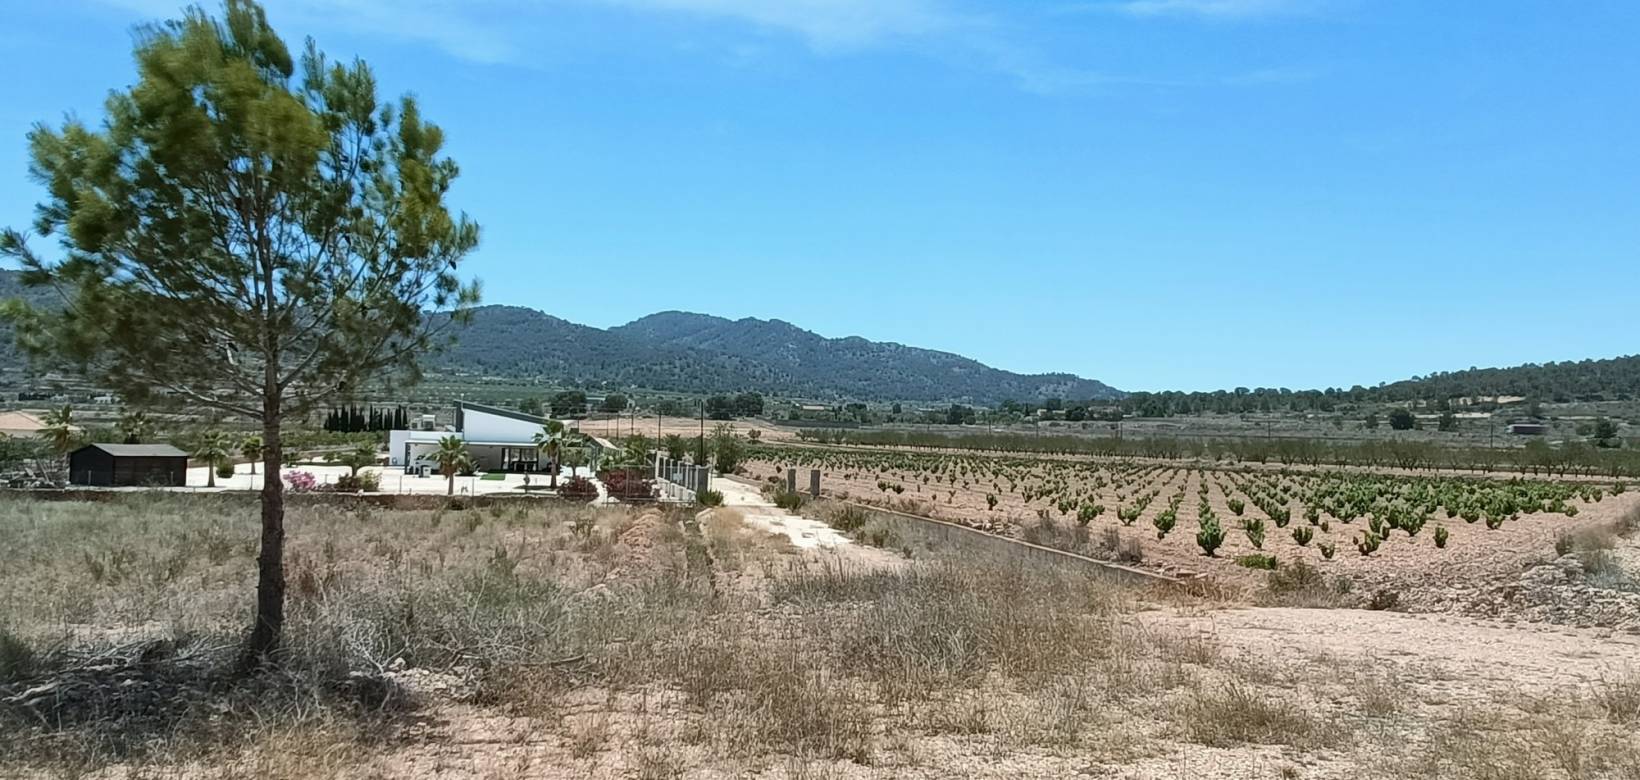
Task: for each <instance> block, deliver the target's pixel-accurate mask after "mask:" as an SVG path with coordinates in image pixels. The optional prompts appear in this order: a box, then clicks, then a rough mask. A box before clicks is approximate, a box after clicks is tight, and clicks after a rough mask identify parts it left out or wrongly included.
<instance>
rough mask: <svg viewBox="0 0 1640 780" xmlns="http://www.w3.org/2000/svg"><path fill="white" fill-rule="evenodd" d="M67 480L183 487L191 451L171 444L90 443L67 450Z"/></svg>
mask: <svg viewBox="0 0 1640 780" xmlns="http://www.w3.org/2000/svg"><path fill="white" fill-rule="evenodd" d="M68 481H69V482H70V483H72V484H75V485H96V486H99V487H182V486H184V485H186V484H188V453H186V452H183V451H182V450H179V449H177V448H175V447H172V446H171V445H169V444H88V445H86V446H84V447H81V448H79V449H77V450H75V451H73V452H71V453H69V454H68Z"/></svg>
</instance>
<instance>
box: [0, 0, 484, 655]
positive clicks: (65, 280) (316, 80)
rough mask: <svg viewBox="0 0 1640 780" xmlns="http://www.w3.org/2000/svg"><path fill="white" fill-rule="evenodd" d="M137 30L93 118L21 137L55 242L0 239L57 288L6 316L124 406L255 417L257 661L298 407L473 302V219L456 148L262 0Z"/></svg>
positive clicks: (397, 354) (434, 341)
mask: <svg viewBox="0 0 1640 780" xmlns="http://www.w3.org/2000/svg"><path fill="white" fill-rule="evenodd" d="M136 41H137V43H136V47H135V60H136V69H137V73H136V79H135V83H134V84H133V85H132V86H130V87H127V88H124V89H120V90H116V91H115V92H113V93H112V94H111V95H110V96H109V98H108V100H107V103H106V111H107V116H106V117H105V118H104V119H103V120H102V122H101V124H100V126H91V125H87V124H84V123H82V122H80V121H78V120H75V119H69V120H68V121H67V122H65V123H64V124H63V125H62V126H60V127H49V126H46V125H43V124H42V125H37V126H36V127H35V128H34V129H33V131H32V132H30V133H29V136H28V141H29V152H30V157H31V163H30V172H31V174H32V176H33V177H34V178H35V179H36V180H37V181H38V182H39V183H40V184H41V185H43V186H44V188H45V189H46V192H47V196H46V198H45V200H44V202H42V203H40V204H39V205H38V207H37V208H36V219H35V221H34V229H35V231H36V232H37V233H38V234H39V235H40V236H43V237H47V238H54V239H55V240H56V241H57V243H58V244H59V245H60V252H57V253H54V254H55V255H56V256H55V257H53V258H49V259H48V258H46V257H44V256H42V255H40V254H37V253H36V252H35V251H34V249H33V248H32V247H31V246H30V245H29V238H28V236H26V235H25V234H24V233H22V232H20V231H17V230H6V231H5V232H4V233H3V234H0V255H3V256H9V257H11V258H13V259H15V260H17V261H18V262H19V263H20V264H21V265H22V267H23V271H24V274H23V281H24V284H26V285H30V286H36V287H41V288H48V289H55V290H59V291H63V293H64V295H63V301H62V306H61V308H51V309H46V308H28V307H27V306H25V305H22V304H15V303H14V304H11V305H9V307H8V310H7V312H6V313H7V314H8V316H9V317H10V319H12V320H13V322H14V324H15V325H16V326H17V338H18V343H19V344H20V346H22V347H23V348H24V350H25V351H27V352H28V353H29V354H30V355H31V356H32V357H34V358H36V359H37V360H41V361H46V362H50V363H53V364H56V365H60V366H63V367H68V368H72V369H75V370H77V371H79V372H80V373H82V374H83V375H85V376H86V377H88V378H90V379H91V380H92V381H95V382H97V383H99V384H101V385H104V386H107V387H110V388H113V389H115V390H117V391H118V392H119V393H120V394H121V395H123V396H124V397H125V398H126V399H127V400H128V401H130V402H132V403H136V404H139V405H151V406H163V405H166V404H175V405H186V406H188V407H190V408H194V409H199V408H206V409H214V410H219V411H222V412H226V413H229V414H233V415H238V416H240V417H242V418H246V419H249V420H253V421H255V422H258V423H260V425H261V438H262V448H261V453H260V454H261V456H262V461H263V466H264V471H265V473H266V474H267V475H268V476H267V479H266V480H265V481H264V482H263V487H262V492H261V507H262V509H261V552H260V554H259V556H258V559H257V565H258V580H257V590H256V617H255V621H254V624H253V625H252V626H251V632H250V636H249V639H248V641H247V643H246V646H245V652H244V656H243V660H244V662H245V665H246V667H247V668H254V667H256V666H260V665H262V664H264V663H265V662H267V661H269V660H270V659H271V658H273V655H274V653H275V651H276V650H277V649H278V647H279V641H280V634H281V628H282V625H283V621H284V592H285V575H284V541H285V538H284V537H285V526H284V499H283V489H284V486H283V483H282V481H281V480H280V479H279V478H278V477H277V474H278V473H279V465H280V464H281V463H282V462H283V460H284V454H285V453H284V449H283V447H282V446H281V441H282V440H281V435H282V433H283V428H284V425H285V422H286V420H290V419H299V418H300V417H302V416H303V415H306V414H308V413H309V412H311V411H313V410H315V409H317V408H319V407H321V406H323V405H326V404H327V403H331V402H334V401H336V400H339V399H341V398H345V397H348V396H351V395H352V394H353V393H354V392H355V391H357V390H358V389H360V388H361V387H363V386H364V385H366V384H368V383H373V382H375V383H388V382H393V381H399V380H405V381H413V380H414V379H415V378H416V377H417V376H418V372H417V363H418V359H419V358H421V357H422V356H423V355H425V354H426V353H427V352H429V351H430V350H433V349H436V348H438V347H439V346H441V345H443V344H444V343H446V342H447V340H448V336H449V333H448V327H449V325H450V324H451V323H454V322H462V321H465V319H466V318H467V314H468V313H469V311H470V309H471V307H472V306H473V305H475V304H476V303H477V300H478V289H477V285H476V283H463V282H462V281H461V279H460V278H459V277H458V276H457V266H458V264H459V263H460V262H461V260H462V259H463V257H464V256H466V255H467V254H468V253H469V252H470V251H471V250H472V249H473V248H474V247H475V246H476V245H477V242H478V226H477V225H476V224H474V223H473V222H472V221H470V220H469V219H468V218H467V217H466V216H465V215H460V214H452V213H451V211H450V210H449V208H448V207H447V206H446V204H445V196H446V194H447V192H448V190H449V188H450V184H451V182H452V181H453V180H454V179H455V177H456V174H457V169H456V165H455V163H454V162H452V161H451V160H450V159H449V158H447V157H444V156H442V153H441V147H442V145H443V140H444V139H443V134H442V133H441V132H440V130H439V128H438V127H437V126H435V125H433V124H430V123H429V122H427V121H425V120H423V119H422V116H421V110H420V108H418V106H417V104H416V102H415V101H414V100H413V99H412V98H410V97H408V96H407V97H402V98H400V99H398V100H396V101H389V102H378V99H377V95H376V82H375V78H374V76H373V75H372V74H371V71H370V69H369V68H368V67H367V66H366V65H365V64H364V63H363V62H359V61H353V62H351V63H339V62H331V61H329V60H327V59H326V57H325V56H324V55H323V54H321V53H320V52H319V50H318V49H317V48H316V47H315V46H314V44H313V43H312V42H309V43H308V44H307V46H306V48H305V49H304V50H303V51H302V52H301V53H300V56H299V57H293V56H292V53H291V51H290V50H289V49H287V47H286V45H285V43H284V42H283V41H282V40H281V39H280V38H279V37H278V35H276V34H275V32H274V31H273V29H272V28H270V27H269V25H268V22H267V18H266V15H265V14H264V13H263V10H262V9H261V7H259V6H258V5H256V4H255V3H254V2H251V0H227V3H226V5H225V7H224V9H223V13H222V14H221V16H220V18H213V17H212V16H210V15H208V14H207V13H206V12H204V11H202V10H199V9H198V8H195V9H192V10H189V11H187V12H186V13H185V15H184V16H183V18H181V19H177V20H172V21H168V22H164V23H161V24H155V25H151V26H146V27H143V28H140V29H139V31H138V33H137V36H136ZM429 311H434V312H441V313H440V314H438V315H437V316H429V314H428V312H429Z"/></svg>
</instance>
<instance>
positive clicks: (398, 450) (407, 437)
mask: <svg viewBox="0 0 1640 780" xmlns="http://www.w3.org/2000/svg"><path fill="white" fill-rule="evenodd" d="M446 436H455V437H457V438H461V434H459V433H448V432H444V431H389V432H388V433H387V465H389V466H403V465H405V463H404V445H405V444H406V443H407V442H413V441H414V442H427V443H432V444H436V443H438V440H439V439H442V438H444V437H446Z"/></svg>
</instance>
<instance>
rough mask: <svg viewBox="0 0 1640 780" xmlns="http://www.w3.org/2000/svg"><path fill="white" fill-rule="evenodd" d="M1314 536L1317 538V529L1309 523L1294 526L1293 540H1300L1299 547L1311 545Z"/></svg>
mask: <svg viewBox="0 0 1640 780" xmlns="http://www.w3.org/2000/svg"><path fill="white" fill-rule="evenodd" d="M1313 538H1315V529H1313V528H1311V527H1309V526H1307V525H1300V526H1294V527H1293V541H1295V542H1298V546H1299V547H1307V546H1309V544H1310V540H1311V539H1313Z"/></svg>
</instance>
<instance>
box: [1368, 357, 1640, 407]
mask: <svg viewBox="0 0 1640 780" xmlns="http://www.w3.org/2000/svg"><path fill="white" fill-rule="evenodd" d="M1371 392H1372V393H1374V394H1377V395H1378V396H1379V397H1381V398H1383V399H1384V400H1390V401H1404V400H1410V399H1413V398H1458V397H1465V396H1500V395H1501V396H1520V397H1523V398H1536V399H1538V400H1540V401H1600V400H1628V399H1631V398H1637V397H1640V355H1627V356H1624V357H1615V358H1606V359H1603V360H1566V361H1560V362H1549V363H1527V364H1525V365H1521V366H1514V367H1511V368H1470V369H1465V370H1463V371H1447V372H1438V373H1434V374H1430V375H1428V376H1423V377H1413V378H1411V379H1405V380H1402V381H1400V382H1391V383H1389V384H1387V385H1384V386H1383V387H1376V388H1372V390H1371Z"/></svg>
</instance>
